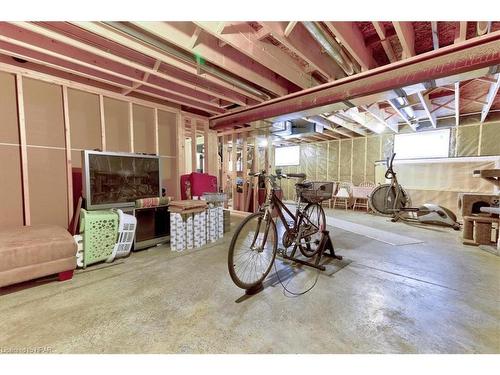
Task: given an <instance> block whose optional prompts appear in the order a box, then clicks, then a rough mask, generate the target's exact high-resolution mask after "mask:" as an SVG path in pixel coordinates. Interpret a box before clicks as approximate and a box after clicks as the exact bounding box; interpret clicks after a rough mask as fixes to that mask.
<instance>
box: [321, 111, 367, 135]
mask: <svg viewBox="0 0 500 375" xmlns="http://www.w3.org/2000/svg"><path fill="white" fill-rule="evenodd" d="M327 119H328V120H330V121H331V122H334V123H335V124H337V125H340V126H342V127H343V128H345V129H348V130H350V131H352V132H354V133H356V134H359V135H368V133H367V132H366V130H364V129H363V128H361V126H359V125H357V124H353V123H351V122H349V121H346V120H344V119H343V118H342V117H339V116H338V115H337V114H333V115H330V116H328V117H327Z"/></svg>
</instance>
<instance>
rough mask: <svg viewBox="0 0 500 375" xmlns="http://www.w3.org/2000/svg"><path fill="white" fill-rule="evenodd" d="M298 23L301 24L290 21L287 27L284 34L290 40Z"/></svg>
mask: <svg viewBox="0 0 500 375" xmlns="http://www.w3.org/2000/svg"><path fill="white" fill-rule="evenodd" d="M298 23H299V22H298V21H290V22H288V23H287V25H286V27H285V32H284V35H285V37H287V38H288V37H289V36H290V34H291V33H292V31H293V29H294V28H295V26H297V24H298Z"/></svg>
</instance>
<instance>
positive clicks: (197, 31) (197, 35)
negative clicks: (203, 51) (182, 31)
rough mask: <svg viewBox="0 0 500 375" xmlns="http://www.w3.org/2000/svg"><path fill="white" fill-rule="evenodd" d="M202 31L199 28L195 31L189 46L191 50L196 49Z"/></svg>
mask: <svg viewBox="0 0 500 375" xmlns="http://www.w3.org/2000/svg"><path fill="white" fill-rule="evenodd" d="M201 31H202V30H201V27H197V28H196V29H194V32H193V35H192V36H191V40H190V43H189V46H190V47H191V48H194V47H196V44H197V43H198V39H199V36H200V34H201Z"/></svg>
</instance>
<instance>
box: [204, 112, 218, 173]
mask: <svg viewBox="0 0 500 375" xmlns="http://www.w3.org/2000/svg"><path fill="white" fill-rule="evenodd" d="M209 132H210V127H209V124H208V121H205V122H204V124H203V161H204V166H203V172H205V173H209V171H210V163H209V159H210V153H213V152H215V153H217V150H212V149H211V147H210V140H209V136H208V135H209Z"/></svg>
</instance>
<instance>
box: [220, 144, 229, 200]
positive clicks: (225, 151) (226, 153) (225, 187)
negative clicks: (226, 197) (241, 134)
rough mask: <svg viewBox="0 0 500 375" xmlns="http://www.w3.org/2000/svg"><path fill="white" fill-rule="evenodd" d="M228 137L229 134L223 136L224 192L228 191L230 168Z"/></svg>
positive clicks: (222, 168)
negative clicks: (228, 172)
mask: <svg viewBox="0 0 500 375" xmlns="http://www.w3.org/2000/svg"><path fill="white" fill-rule="evenodd" d="M227 139H228V136H227V135H224V136H222V137H221V141H222V160H221V164H222V165H221V170H222V176H221V179H222V181H221V186H222V192H224V193H225V192H226V190H227V169H228V152H227Z"/></svg>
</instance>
